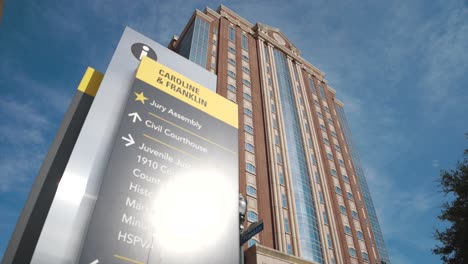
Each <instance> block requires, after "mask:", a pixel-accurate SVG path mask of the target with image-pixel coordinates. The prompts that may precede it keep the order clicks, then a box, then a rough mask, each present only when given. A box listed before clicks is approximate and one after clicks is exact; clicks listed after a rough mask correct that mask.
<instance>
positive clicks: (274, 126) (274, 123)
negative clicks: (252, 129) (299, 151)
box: [273, 118, 278, 128]
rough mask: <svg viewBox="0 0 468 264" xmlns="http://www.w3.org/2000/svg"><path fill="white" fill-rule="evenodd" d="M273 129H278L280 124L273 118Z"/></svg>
mask: <svg viewBox="0 0 468 264" xmlns="http://www.w3.org/2000/svg"><path fill="white" fill-rule="evenodd" d="M273 128H278V122H277V121H276V118H273Z"/></svg>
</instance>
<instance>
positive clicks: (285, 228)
mask: <svg viewBox="0 0 468 264" xmlns="http://www.w3.org/2000/svg"><path fill="white" fill-rule="evenodd" d="M284 232H286V233H288V234H289V219H288V218H287V217H285V218H284Z"/></svg>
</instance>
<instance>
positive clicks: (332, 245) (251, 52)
mask: <svg viewBox="0 0 468 264" xmlns="http://www.w3.org/2000/svg"><path fill="white" fill-rule="evenodd" d="M169 48H170V49H172V50H174V51H176V52H177V53H179V54H181V55H182V56H184V57H186V58H188V59H190V60H192V61H194V62H195V63H197V64H199V65H200V66H202V67H204V68H206V69H207V70H209V71H212V72H213V73H215V74H216V75H217V76H218V83H217V87H218V88H217V93H219V94H220V95H222V96H224V97H226V98H228V99H229V100H231V101H233V102H236V103H237V104H238V105H239V128H240V129H239V142H241V143H240V145H239V153H240V154H239V162H240V168H241V169H240V173H239V182H240V188H241V189H240V191H241V193H242V194H243V196H244V197H246V198H247V201H248V208H247V210H248V211H247V221H246V226H247V225H249V224H251V223H253V222H256V221H258V220H259V219H263V221H264V225H265V229H264V231H263V232H261V233H260V234H259V235H257V236H255V237H254V238H253V239H251V240H250V241H249V242H248V243H247V245H245V246H244V249H245V250H246V252H245V259H246V262H247V263H390V262H389V257H388V254H387V251H386V248H385V243H384V240H383V237H382V232H381V230H380V226H379V222H378V219H377V216H376V212H375V209H374V206H373V202H372V198H371V196H370V193H369V189H368V186H367V183H366V179H365V176H364V173H363V170H362V168H361V164H360V161H359V157H358V155H357V154H356V149H355V147H354V145H353V143H352V138H351V133H350V130H349V126H348V123H347V121H346V117H345V114H344V110H343V103H342V102H340V101H339V100H338V99H337V98H336V92H335V90H334V89H333V88H332V87H330V86H329V85H328V83H327V81H326V80H325V75H324V73H323V72H321V71H320V70H319V69H317V68H316V67H315V66H313V65H312V64H311V63H309V62H308V61H307V60H305V59H304V58H302V57H301V53H300V51H299V50H298V49H297V48H296V47H295V46H294V44H293V43H291V42H290V41H289V40H288V38H287V37H286V36H285V35H284V34H283V33H282V32H281V31H280V30H279V29H277V28H274V27H271V26H268V25H265V24H261V23H257V24H255V25H254V24H252V23H250V22H249V21H247V20H245V19H244V18H242V17H240V16H239V15H237V14H236V13H234V12H233V11H231V10H230V9H228V8H227V7H225V6H220V7H219V8H218V10H217V11H215V10H212V9H210V8H206V9H205V11H204V12H201V11H198V10H196V11H195V12H194V13H193V16H192V17H191V18H190V20H189V22H188V23H187V26H186V27H185V29H184V30H183V32H182V33H181V34H180V37H174V38H173V39H172V41H171V42H170V44H169Z"/></svg>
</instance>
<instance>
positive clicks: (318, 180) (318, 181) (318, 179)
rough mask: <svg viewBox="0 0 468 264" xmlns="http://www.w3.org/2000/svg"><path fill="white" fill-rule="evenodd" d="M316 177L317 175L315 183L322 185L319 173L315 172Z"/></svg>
mask: <svg viewBox="0 0 468 264" xmlns="http://www.w3.org/2000/svg"><path fill="white" fill-rule="evenodd" d="M314 175H315V182H316V183H320V178H319V174H318V172H316V171H314Z"/></svg>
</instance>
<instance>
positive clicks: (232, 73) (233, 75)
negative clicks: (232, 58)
mask: <svg viewBox="0 0 468 264" xmlns="http://www.w3.org/2000/svg"><path fill="white" fill-rule="evenodd" d="M228 75H229V76H231V77H232V78H236V73H235V72H233V71H231V70H228Z"/></svg>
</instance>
